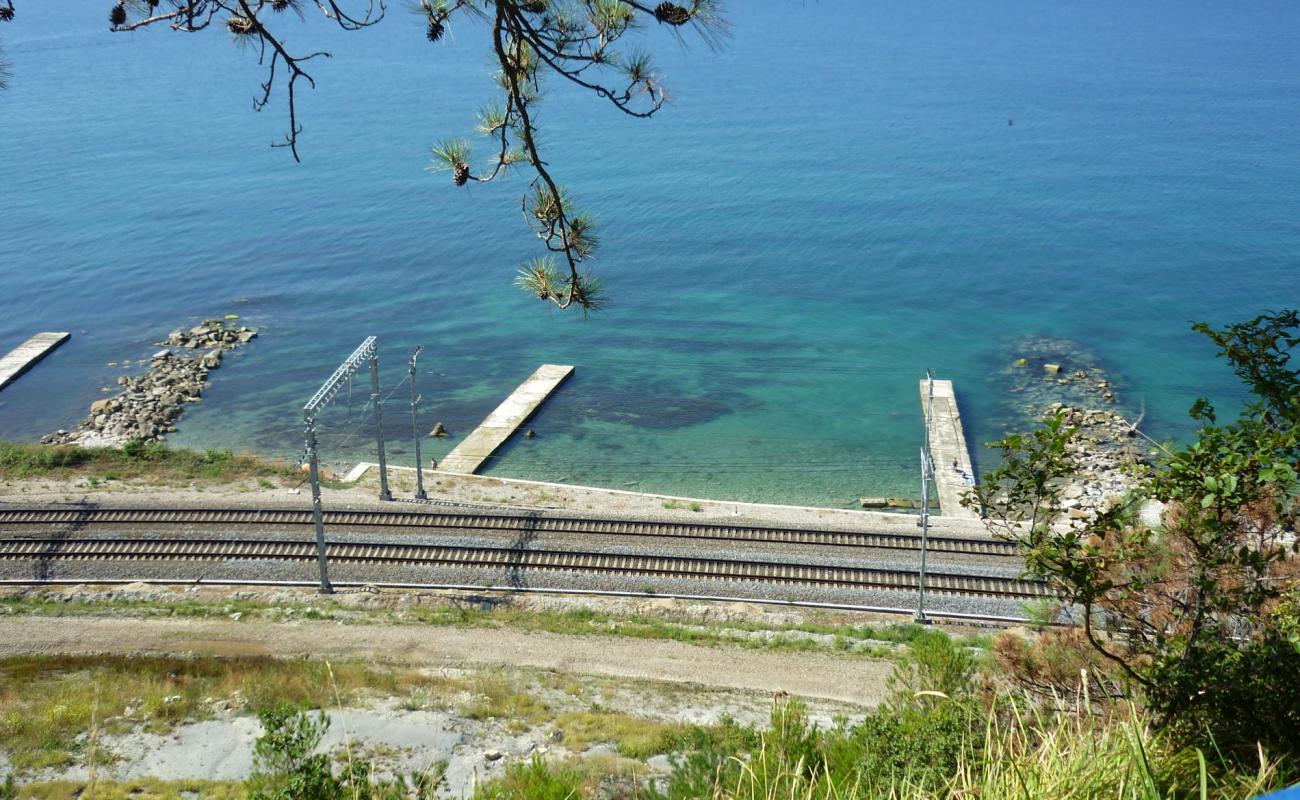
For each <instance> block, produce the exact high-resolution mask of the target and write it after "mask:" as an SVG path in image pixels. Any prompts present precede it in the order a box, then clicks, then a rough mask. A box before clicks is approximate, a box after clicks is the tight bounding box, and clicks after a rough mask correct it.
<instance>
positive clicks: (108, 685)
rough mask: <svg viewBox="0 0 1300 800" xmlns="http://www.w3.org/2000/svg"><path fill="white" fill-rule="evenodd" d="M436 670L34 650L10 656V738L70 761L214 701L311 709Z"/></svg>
mask: <svg viewBox="0 0 1300 800" xmlns="http://www.w3.org/2000/svg"><path fill="white" fill-rule="evenodd" d="M436 682H437V681H436V679H433V678H429V677H426V676H424V675H422V674H420V673H419V672H416V671H414V670H389V669H379V668H376V667H372V666H369V665H365V664H362V663H359V662H340V663H337V664H329V663H327V662H325V661H314V660H278V659H272V658H261V657H258V658H252V657H239V658H221V659H217V658H193V659H188V658H173V657H131V658H128V657H120V656H95V657H78V656H59V657H43V656H24V657H15V658H7V659H0V741H2V742H4V743H5V748H6V750H7V752H8V755H9V758H10V761H11V763H12V764H13V767H14V769H15V770H17V771H20V772H21V771H28V770H33V769H40V768H43V767H66V766H68V765H70V764H72V763H75V762H76V761H77V760H78V759H79V758H80V757H81V754H82V753H83V752H84V734H87V733H88V732H90V731H91V730H92V729H96V730H97V731H98V732H99V733H101V734H102V733H107V734H115V733H124V732H127V731H131V730H135V729H143V730H146V731H151V732H154V733H163V732H166V731H168V730H170V729H171V728H172V727H174V726H175V725H177V724H179V723H182V722H187V721H190V720H197V719H206V718H209V717H211V716H212V715H213V714H214V713H215V709H214V707H213V704H214V701H220V700H224V701H226V702H227V703H228V704H229V705H230V707H231V708H235V709H238V710H240V711H246V712H257V711H259V710H261V709H264V708H268V707H270V706H273V705H274V704H275V703H277V702H280V701H286V702H289V703H293V704H294V705H301V706H303V707H309V708H320V707H324V706H327V705H333V704H335V703H336V702H337V701H339V700H341V701H342V702H345V703H346V702H348V701H350V700H353V699H355V698H357V697H358V696H361V695H362V694H369V693H382V694H384V695H389V696H391V695H399V694H404V693H409V692H411V691H412V690H413V689H414V688H416V687H420V686H433V685H436Z"/></svg>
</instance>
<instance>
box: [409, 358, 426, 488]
mask: <svg viewBox="0 0 1300 800" xmlns="http://www.w3.org/2000/svg"><path fill="white" fill-rule="evenodd" d="M423 352H424V348H423V347H417V348H415V352H413V353H411V436H413V437H415V499H416V500H428V499H429V496H428V495H427V494H425V493H424V462H423V460H422V459H421V458H420V420H419V419H418V417H419V414H418V409H419V408H420V395H419V394H417V393H416V391H415V360H416V359H417V358H419V357H420V353H423Z"/></svg>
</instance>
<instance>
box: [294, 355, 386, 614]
mask: <svg viewBox="0 0 1300 800" xmlns="http://www.w3.org/2000/svg"><path fill="white" fill-rule="evenodd" d="M374 353H375V337H373V336H367V337H366V338H365V341H363V342H362V343H361V344H360V345H358V346H357V349H356V350H353V351H352V355H350V356H348V357H347V358H346V359H344V361H343V363H342V364H340V365H339V368H338V369H336V370H334V374H333V375H331V376H329V379H328V380H326V381H325V383H323V384H321V387H320V388H319V389H317V390H316V394H314V395H312V396H311V399H310V400H308V401H307V405H305V406H303V407H302V416H303V422H304V423H306V428H307V430H306V434H307V463H308V469H309V471H310V474H311V516H312V522H314V523H315V526H316V560H317V561H318V562H319V563H320V592H321V594H334V587H333V586H332V585H331V584H330V576H329V564H328V562H327V561H326V559H325V516H324V513H323V512H322V511H321V500H320V459H319V455H318V453H317V442H316V416H317V414H319V413H320V411H321V409H323V408H324V407H325V406H327V405H329V404H330V403H331V402H332V401H333V400H334V396H335V395H337V394H338V393H339V389H340V388H342V386H343V382H344V381H348V382H349V383H348V385H349V386H351V380H352V376H353V375H354V374H356V373H357V372H358V371H359V370H360V369H361V365H362V364H364V363H365V361H366V359H367V358H371V359H372V360H371V362H370V364H371V376H372V377H373V378H374V379H376V380H378V377H379V374H378V372H375V371H374V370H375V369H376V366H375V362H374V361H373V357H374ZM348 391H349V392H350V391H351V389H349V390H348ZM379 452H380V454H381V456H380V457H381V458H382V454H383V452H384V450H383V443H382V440H381V443H380V448H379Z"/></svg>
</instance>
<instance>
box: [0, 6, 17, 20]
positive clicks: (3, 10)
mask: <svg viewBox="0 0 1300 800" xmlns="http://www.w3.org/2000/svg"><path fill="white" fill-rule="evenodd" d="M13 18H14V10H13V9H12V8H10V7H9V6H0V22H8V21H9V20H11V19H13Z"/></svg>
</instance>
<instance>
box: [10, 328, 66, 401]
mask: <svg viewBox="0 0 1300 800" xmlns="http://www.w3.org/2000/svg"><path fill="white" fill-rule="evenodd" d="M71 335H72V334H69V333H65V332H58V331H56V332H52V333H38V334H36V335H35V336H33V337H32V338H30V339H28V340H27V341H25V342H23V343H22V344H20V345H18V346H17V347H15V348H14V349H13V350H12V351H11V352H10V353H9V355H7V356H5V357H4V358H0V389H3V388H5V387H6V386H8V385H9V384H11V383H13V382H14V380H15V379H16V378H17V377H18V376H19V375H22V374H23V373H24V372H26V371H27V370H29V369H31V368H32V367H33V366H35V365H36V362H37V361H40V360H41V359H42V358H45V356H47V355H49V354H50V352H51V351H52V350H54V348H56V347H58V346H59V345H61V344H63V343H64V342H66V341H68V339H69V337H71Z"/></svg>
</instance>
